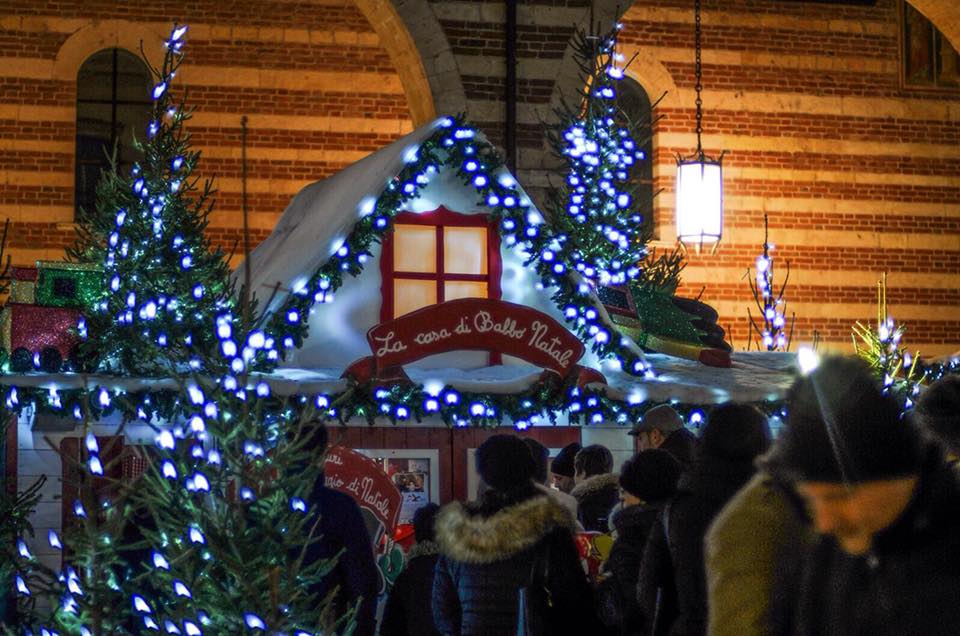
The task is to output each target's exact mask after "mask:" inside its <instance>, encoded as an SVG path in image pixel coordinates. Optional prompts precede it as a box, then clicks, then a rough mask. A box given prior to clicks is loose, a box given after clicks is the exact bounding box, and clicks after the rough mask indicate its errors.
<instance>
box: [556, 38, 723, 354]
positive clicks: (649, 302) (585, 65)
mask: <svg viewBox="0 0 960 636" xmlns="http://www.w3.org/2000/svg"><path fill="white" fill-rule="evenodd" d="M618 35H619V25H618V26H617V27H616V28H614V29H613V30H611V31H610V32H608V33H606V34H603V35H599V36H597V35H593V34H584V33H582V32H578V33H577V34H576V35H575V37H574V41H573V49H574V52H575V54H576V58H577V61H578V64H579V66H580V72H581V79H582V83H583V85H584V86H586V88H585V89H584V91H582V93H581V94H580V97H581V99H580V100H578V102H577V103H576V104H567V103H565V104H564V105H563V107H562V108H560V109H558V111H557V115H558V118H559V121H558V123H557V124H556V125H555V126H553V127H552V129H551V130H548V133H547V135H548V138H549V140H550V142H551V145H552V146H553V149H554V152H555V153H556V154H557V155H558V156H559V157H561V158H562V159H563V160H564V161H565V162H566V163H567V174H566V179H565V181H564V182H563V184H562V185H561V186H559V187H556V188H554V189H553V190H552V191H551V196H550V201H549V208H550V212H551V214H550V217H551V224H552V225H553V230H552V231H553V233H554V236H555V241H554V246H553V248H552V249H549V248H548V249H547V250H545V251H541V252H540V254H538V257H539V262H538V267H539V268H540V270H541V275H544V276H549V274H550V270H551V268H552V267H553V265H554V262H556V261H562V262H566V263H571V264H572V266H573V267H574V268H575V271H576V272H577V274H579V275H580V276H581V277H582V278H584V279H586V280H588V281H589V283H590V285H591V286H593V287H594V288H596V289H597V291H598V294H599V296H600V298H601V299H603V300H604V302H605V303H606V302H608V300H610V299H613V298H616V297H618V296H622V295H623V293H624V292H623V290H626V292H627V293H629V294H630V296H631V297H632V300H633V311H634V312H635V315H634V316H633V317H632V318H631V317H627V318H624V317H623V315H622V314H621V315H618V316H611V318H612V319H613V321H614V322H615V323H617V326H618V331H619V332H620V333H621V334H622V335H623V336H628V337H630V338H632V339H633V341H634V342H635V343H636V344H637V345H640V346H641V347H647V348H649V349H652V350H655V351H662V352H667V353H673V354H675V355H685V356H687V357H693V358H694V359H697V358H698V356H699V355H700V354H699V351H700V350H701V348H702V347H701V345H707V346H709V347H716V348H719V349H724V350H727V349H729V346H728V345H726V344H725V343H724V341H723V331H722V330H721V329H719V327H717V326H716V324H715V322H716V313H715V312H713V311H712V310H711V309H710V308H709V307H707V306H706V305H703V304H702V303H699V302H698V301H694V300H688V299H682V298H678V297H676V295H675V294H676V291H677V286H678V285H679V282H680V272H681V271H682V269H683V255H682V252H681V250H680V249H679V248H677V249H674V250H672V251H668V252H666V253H664V254H660V255H659V256H657V255H656V254H654V253H651V252H650V251H649V250H648V248H647V244H648V243H649V241H650V240H651V238H652V227H653V225H652V223H649V222H647V221H648V219H646V217H647V215H649V214H651V213H652V200H640V197H639V196H638V194H639V190H640V187H641V184H640V183H639V182H638V181H636V180H635V179H634V178H633V176H632V175H633V172H634V170H635V169H636V166H637V164H638V163H639V162H642V161H651V160H652V157H647V156H645V155H644V153H643V151H642V150H641V145H640V143H639V140H642V139H644V138H646V137H648V136H649V135H650V134H652V133H651V126H652V122H650V121H635V120H634V119H632V118H631V116H630V114H629V113H627V112H625V111H624V110H623V109H622V108H621V107H620V102H619V97H618V95H619V90H620V87H619V83H620V82H621V81H622V80H623V78H624V74H625V69H626V68H627V66H629V61H625V60H624V58H623V56H622V55H621V54H620V53H618V52H617V37H618ZM618 288H619V289H618ZM583 311H590V308H583ZM591 335H593V336H594V338H598V337H599V338H611V334H608V333H606V331H604V330H603V329H601V328H599V327H598V328H597V330H596V333H595V334H591ZM701 359H703V358H702V356H701Z"/></svg>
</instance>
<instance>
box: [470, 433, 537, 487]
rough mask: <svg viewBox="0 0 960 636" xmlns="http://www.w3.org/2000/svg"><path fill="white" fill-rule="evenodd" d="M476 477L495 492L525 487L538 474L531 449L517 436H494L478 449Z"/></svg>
mask: <svg viewBox="0 0 960 636" xmlns="http://www.w3.org/2000/svg"><path fill="white" fill-rule="evenodd" d="M475 459H476V465H477V474H479V475H480V479H482V480H483V481H484V483H485V484H486V485H488V486H489V487H491V488H493V489H494V490H501V491H505V490H510V489H512V488H517V487H520V486H525V485H526V484H527V482H529V481H530V480H532V479H533V477H534V475H535V474H536V470H537V466H536V464H535V463H534V461H533V456H532V455H531V454H530V449H529V448H527V445H526V444H524V443H523V440H522V439H520V438H519V437H517V436H515V435H493V436H491V437H489V438H487V440H486V441H485V442H483V443H482V444H480V446H479V447H478V448H477V454H476V456H475Z"/></svg>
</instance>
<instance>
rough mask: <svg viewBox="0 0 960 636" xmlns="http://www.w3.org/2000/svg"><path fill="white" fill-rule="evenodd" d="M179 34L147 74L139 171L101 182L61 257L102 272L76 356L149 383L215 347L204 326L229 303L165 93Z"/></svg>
mask: <svg viewBox="0 0 960 636" xmlns="http://www.w3.org/2000/svg"><path fill="white" fill-rule="evenodd" d="M186 30H187V27H185V26H183V27H175V28H174V29H173V31H172V32H171V34H170V37H169V39H168V40H167V41H166V43H165V46H166V54H165V55H164V58H163V63H162V65H161V67H160V68H159V69H154V74H155V76H156V85H155V86H154V87H153V89H152V97H153V109H152V115H151V120H150V124H149V126H148V129H147V130H146V131H144V132H145V134H146V141H144V142H139V141H138V142H136V145H137V147H138V148H139V149H140V150H141V151H142V153H143V160H142V162H141V163H138V164H135V165H134V167H133V169H132V171H131V174H130V175H127V176H124V175H119V174H117V173H116V171H108V172H107V173H105V175H104V178H103V179H102V180H101V182H100V184H99V186H98V188H97V208H96V210H94V211H84V212H83V213H82V214H81V216H80V223H79V226H78V233H79V237H78V240H77V243H76V245H75V246H74V247H73V248H72V249H71V250H70V251H69V254H70V256H71V258H72V259H74V260H78V261H84V262H93V263H99V264H102V266H103V272H104V285H103V287H102V290H100V293H98V294H97V295H96V296H95V297H94V298H90V299H86V300H87V302H88V303H89V305H88V307H87V311H86V316H87V317H86V324H83V323H81V325H80V329H79V330H80V332H81V335H83V334H84V333H88V334H89V341H88V342H87V343H86V345H85V346H84V348H83V349H84V352H85V353H84V355H83V356H81V357H82V358H84V359H86V360H88V362H87V364H88V366H92V363H91V362H89V361H90V360H96V361H98V362H99V367H100V369H101V370H108V371H112V372H117V373H124V374H157V373H160V372H161V371H162V370H163V369H164V367H165V366H166V365H167V364H168V361H174V362H176V363H185V362H188V361H191V359H192V358H193V357H194V355H195V352H198V351H207V350H209V349H210V347H212V346H214V345H215V343H216V338H215V337H214V334H213V333H212V331H211V329H210V327H209V325H211V324H213V319H214V317H215V316H216V315H217V314H218V313H221V312H222V311H224V310H225V309H228V308H229V307H230V306H232V304H233V301H232V293H233V289H232V286H231V285H230V284H229V283H228V276H229V268H228V264H227V261H226V258H225V257H224V254H223V253H222V252H221V251H220V250H219V249H216V250H214V249H212V248H211V245H210V243H209V241H207V239H206V238H205V237H204V230H205V228H206V226H207V218H208V215H209V213H210V211H211V209H212V206H213V200H212V199H211V197H210V195H211V193H212V186H211V184H210V182H209V181H207V182H205V183H204V184H203V185H202V187H201V186H198V179H197V178H196V177H193V176H192V174H193V171H194V169H195V168H196V166H197V162H198V161H199V159H200V153H199V152H197V151H194V150H191V149H190V135H189V134H188V133H187V132H186V131H185V130H184V128H183V125H184V122H186V121H187V120H188V119H189V118H190V111H189V110H187V109H186V108H185V107H184V104H183V103H182V102H180V103H177V102H175V101H174V98H173V95H172V90H171V86H172V83H173V80H174V76H175V75H176V72H177V69H178V68H179V66H180V64H181V62H182V52H183V45H184V35H185V33H186ZM192 364H193V366H196V361H195V360H194V361H193V363H192Z"/></svg>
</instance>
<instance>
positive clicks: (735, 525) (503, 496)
mask: <svg viewBox="0 0 960 636" xmlns="http://www.w3.org/2000/svg"><path fill="white" fill-rule="evenodd" d="M630 434H631V435H633V436H634V439H635V450H636V453H635V455H634V456H633V457H631V458H630V459H628V460H627V461H626V462H624V463H623V465H622V467H621V469H620V471H619V473H614V472H612V471H613V466H614V461H613V455H612V453H611V452H610V450H609V449H607V448H604V447H603V446H599V445H590V446H586V447H583V448H581V447H580V446H579V444H571V445H569V446H567V447H565V448H563V449H562V450H561V451H560V453H559V454H558V455H557V456H556V457H555V458H554V459H553V460H552V461H551V460H550V459H549V452H548V450H547V449H546V448H545V447H544V446H543V445H541V444H540V443H539V442H537V441H535V440H532V439H530V438H522V437H520V436H515V435H493V436H491V437H489V438H488V439H487V440H486V441H485V442H484V443H483V444H481V446H480V447H479V448H478V449H477V453H476V467H477V471H478V473H479V476H480V478H481V480H482V487H481V492H480V494H479V496H478V498H477V499H476V500H475V501H470V502H452V503H450V504H447V505H446V506H444V507H442V508H440V507H437V506H433V505H431V506H428V507H425V508H422V509H421V510H419V511H418V513H417V516H416V518H415V520H414V527H415V535H416V541H417V543H416V546H415V547H414V548H413V549H412V550H411V552H410V553H409V554H408V563H407V566H406V570H405V571H404V572H403V573H402V574H401V576H400V578H399V579H398V580H397V582H396V585H395V586H394V587H393V589H392V591H391V593H390V596H389V598H388V600H387V603H386V607H385V611H384V615H383V619H382V621H381V623H380V626H379V633H380V634H381V635H382V636H415V635H421V634H422V635H424V636H432V635H434V634H441V635H443V636H460V635H463V636H480V635H484V636H497V635H501V634H502V635H509V636H527V635H540V634H559V635H565V634H570V635H575V634H584V635H594V634H596V635H600V636H607V635H609V636H620V635H628V634H637V635H643V636H647V635H654V636H660V635H670V636H685V635H691V636H692V635H706V634H710V635H711V636H726V635H730V636H732V635H734V634H736V635H738V636H754V635H755V636H763V635H784V636H794V635H796V636H814V635H821V634H823V635H838V636H839V635H844V636H845V635H851V636H852V635H861V634H862V635H867V634H869V635H885V634H891V635H892V634H897V635H924V636H938V635H946V634H956V633H960V603H957V602H956V599H957V598H958V593H960V482H958V475H960V473H958V472H957V469H956V466H955V465H954V462H955V459H956V454H957V453H960V377H955V376H954V377H946V378H943V379H941V380H939V381H938V382H937V383H935V384H933V385H932V386H930V387H928V388H927V389H926V390H925V392H924V394H923V395H922V397H921V399H920V400H919V402H918V404H917V407H916V408H915V409H914V410H913V411H912V412H910V413H909V414H907V415H904V414H902V413H901V408H900V406H899V404H898V403H897V402H896V400H894V399H893V398H892V397H890V396H889V395H887V394H886V393H885V392H884V391H883V388H882V387H881V386H880V385H879V384H878V383H877V382H876V380H875V379H874V376H873V375H872V373H871V370H870V369H869V368H868V367H867V366H866V365H865V364H864V363H863V362H861V361H860V360H858V359H855V358H844V357H829V358H825V359H824V360H823V361H822V362H821V363H820V365H819V366H818V367H817V368H816V369H814V370H813V371H812V372H809V373H807V374H806V375H803V376H801V377H799V378H798V379H797V381H796V382H795V384H794V386H793V387H792V388H791V390H790V392H789V395H788V400H787V417H786V421H785V425H784V427H783V430H782V431H781V433H780V434H779V435H778V437H777V439H776V440H773V439H771V434H770V430H769V428H768V422H767V417H766V416H765V415H764V414H763V413H761V412H760V411H759V410H757V409H756V408H755V407H753V406H749V405H744V404H734V403H729V404H724V405H720V406H717V407H715V408H714V409H712V410H711V412H710V413H709V416H708V418H707V419H706V422H705V423H704V424H703V426H702V428H701V430H700V432H699V435H694V434H692V433H691V432H690V431H688V430H687V429H686V428H685V427H684V425H683V421H682V419H681V417H680V416H679V414H678V413H677V412H676V411H674V410H673V409H672V408H670V407H669V406H659V407H656V408H654V409H651V410H650V411H648V412H647V414H646V416H645V417H644V418H643V420H642V421H641V422H638V423H637V425H636V426H635V427H634V428H633V430H632V431H631V432H630ZM338 512H339V510H338ZM583 531H586V532H601V533H609V534H612V536H613V546H612V549H611V550H610V553H609V556H608V558H607V559H606V561H605V562H604V564H603V566H602V569H601V570H600V573H599V574H598V575H595V576H592V577H588V576H587V574H586V573H585V569H584V567H583V564H582V562H581V555H580V554H579V553H578V550H577V546H576V542H575V536H576V533H578V532H583ZM344 547H346V548H347V549H346V550H345V552H344V553H343V554H347V555H348V554H349V553H350V551H351V550H352V549H353V548H351V547H349V546H344ZM367 557H369V558H370V563H368V564H365V565H358V563H357V561H356V559H355V558H353V559H350V558H348V559H347V560H346V561H343V560H341V563H340V565H338V566H337V567H338V570H340V569H345V570H348V569H350V568H353V569H354V572H352V573H349V572H348V573H346V574H344V575H343V576H342V577H341V578H340V579H339V580H338V582H337V585H338V590H339V593H340V594H341V595H342V596H343V597H344V603H345V604H348V603H353V605H354V606H358V607H359V608H360V613H361V614H363V613H364V612H366V616H365V617H360V618H359V619H358V629H357V631H356V632H355V633H357V634H360V635H361V636H372V635H373V634H375V633H377V632H376V631H375V625H374V623H375V621H374V619H373V616H374V615H373V612H374V608H373V607H372V604H371V603H370V602H369V598H368V597H367V596H366V594H369V591H370V587H369V586H368V585H366V584H365V583H364V580H363V579H364V576H363V575H358V574H357V572H361V571H363V570H364V568H372V555H370V554H369V548H367V550H366V554H365V555H364V558H367ZM351 599H352V600H351Z"/></svg>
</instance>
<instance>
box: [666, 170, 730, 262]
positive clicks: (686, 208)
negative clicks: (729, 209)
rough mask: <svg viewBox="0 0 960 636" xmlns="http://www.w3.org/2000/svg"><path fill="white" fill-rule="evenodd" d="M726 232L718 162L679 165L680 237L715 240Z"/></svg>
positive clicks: (678, 203) (678, 215)
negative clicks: (724, 229) (724, 230)
mask: <svg viewBox="0 0 960 636" xmlns="http://www.w3.org/2000/svg"><path fill="white" fill-rule="evenodd" d="M722 233H723V176H722V171H721V169H720V165H719V164H716V163H699V162H697V163H681V164H679V165H678V166H677V238H678V239H679V240H681V241H684V242H686V243H715V242H717V241H719V240H720V236H721V234H722Z"/></svg>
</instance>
